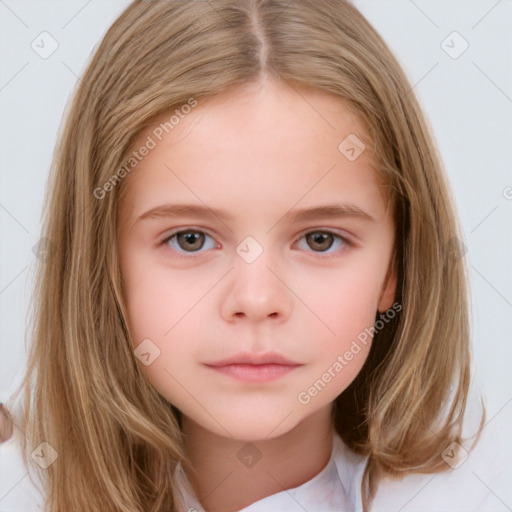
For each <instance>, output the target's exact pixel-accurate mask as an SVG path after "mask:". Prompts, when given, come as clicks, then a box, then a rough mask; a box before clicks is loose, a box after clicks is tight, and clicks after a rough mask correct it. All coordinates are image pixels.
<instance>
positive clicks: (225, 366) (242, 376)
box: [205, 352, 303, 382]
mask: <svg viewBox="0 0 512 512" xmlns="http://www.w3.org/2000/svg"><path fill="white" fill-rule="evenodd" d="M205 366H207V367H208V368H210V369H212V370H215V371H217V372H219V373H222V374H224V375H226V376H228V377H231V378H234V379H236V380H239V381H245V382H269V381H272V380H276V379H279V378H281V377H283V376H284V375H286V374H288V373H290V372H291V371H293V370H294V369H296V368H298V367H300V366H303V364H301V363H297V362H296V361H292V360H290V359H288V358H286V357H284V356H283V355H281V354H278V353H276V352H266V353H264V354H259V353H248V352H244V353H240V354H237V355H235V356H233V357H230V358H228V359H223V360H221V361H216V362H212V363H205Z"/></svg>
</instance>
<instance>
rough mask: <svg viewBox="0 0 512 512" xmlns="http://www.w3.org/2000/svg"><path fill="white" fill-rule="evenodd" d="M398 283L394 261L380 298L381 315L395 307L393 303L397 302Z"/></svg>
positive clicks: (390, 266) (379, 308)
mask: <svg viewBox="0 0 512 512" xmlns="http://www.w3.org/2000/svg"><path fill="white" fill-rule="evenodd" d="M396 282H397V276H396V265H395V262H394V260H392V261H391V263H390V265H389V268H388V273H387V275H386V279H385V280H384V284H383V286H382V290H381V294H380V298H379V305H378V310H379V313H384V311H386V310H388V309H389V308H390V307H391V306H392V305H393V301H394V300H395V295H396Z"/></svg>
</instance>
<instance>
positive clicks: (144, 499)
mask: <svg viewBox="0 0 512 512" xmlns="http://www.w3.org/2000/svg"><path fill="white" fill-rule="evenodd" d="M268 77H271V78H276V79H278V80H282V81H285V82H286V83H288V84H289V85H290V86H291V87H293V88H295V89H296V90H297V91H308V90H315V91H322V92H325V93H327V94H331V95H334V96H336V97H338V98H342V99H343V100H344V101H345V102H346V104H347V105H349V107H350V108H351V110H353V112H355V113H356V115H357V116H358V118H359V120H360V121H361V122H362V123H363V126H364V127H365V144H366V147H367V150H369V151H371V152H372V155H373V157H374V162H375V167H376V171H377V172H378V175H379V177H380V178H381V181H382V183H383V186H384V187H385V189H386V191H387V196H388V200H389V201H390V203H389V204H391V205H392V207H393V217H394V222H395V227H396V237H395V240H396V243H395V248H394V249H395V250H394V257H393V261H394V264H395V265H396V269H397V275H398V284H397V292H396V297H395V300H396V303H397V304H399V305H400V306H401V308H400V312H398V311H396V314H395V315H394V317H393V318H388V320H387V321H386V322H381V323H382V324H383V326H382V328H381V329H379V330H378V332H375V336H374V341H373V343H372V348H371V351H370V354H369V356H368V359H367V361H366V363H365V365H364V367H363V369H362V370H361V372H360V373H359V375H358V376H357V377H356V379H355V380H354V381H353V383H352V384H351V385H350V386H349V387H348V388H347V389H346V390H345V391H344V392H343V393H342V394H341V395H340V396H339V397H338V398H337V399H336V401H335V404H334V407H333V418H334V425H335V428H336V431H337V432H338V434H339V435H340V436H341V437H342V438H343V440H344V442H345V443H346V444H347V445H348V446H349V447H350V448H352V449H353V450H354V451H356V452H358V453H360V454H363V455H365V456H367V461H368V462H367V464H366V467H365V470H364V476H363V482H362V495H363V503H364V508H365V509H367V508H368V507H369V506H370V504H371V500H372V498H373V497H374V495H375V492H376V490H377V487H378V484H379V482H380V481H381V480H382V478H384V477H386V476H399V475H403V474H405V473H406V472H409V471H420V472H427V473H428V472H438V471H441V470H443V469H446V468H447V467H448V466H447V464H446V463H445V462H444V461H443V459H442V457H441V453H442V451H443V449H444V448H446V447H447V446H448V445H450V443H452V442H453V441H456V442H461V433H462V424H463V416H464V411H465V408H466V402H467V396H468V386H469V383H470V366H471V365H470V341H471V340H470V338H471V333H470V315H469V293H468V289H467V286H468V285H467V282H468V271H467V268H466V266H465V263H464V259H463V251H462V250H461V241H462V235H461V230H460V225H459V223H458V220H457V216H456V212H455V208H454V206H453V198H452V197H451V195H450V192H449V188H448V184H447V180H446V177H445V175H444V170H443V167H442V163H441V159H440V157H439V154H438V151H437V149H436V146H435V144H434V138H433V135H432V134H431V130H430V128H429V126H428V124H427V121H426V119H425V117H424V114H423V113H422V111H421V108H420V106H419V104H418V101H417V99H416V98H415V96H414V94H413V92H412V87H411V85H410V83H409V81H408V79H407V77H406V76H405V74H404V72H403V70H402V69H401V68H400V65H399V64H398V62H397V60H396V58H395V57H394V56H393V54H392V52H391V51H390V49H389V48H388V46H387V45H386V43H385V42H384V41H383V40H382V38H381V37H380V35H379V34H378V33H377V32H376V30H375V29H374V28H373V27H372V26H371V25H370V24H369V23H368V21H367V20H366V19H365V18H364V17H363V16H362V15H361V14H360V13H359V11H358V10H357V9H356V8H355V7H354V6H353V5H352V4H351V3H349V1H347V0H298V1H293V2H290V1H288V0H210V1H207V2H206V1H183V0H161V1H157V0H150V1H147V0H146V1H144V0H136V1H134V2H132V3H131V4H130V5H129V6H128V7H127V8H126V9H125V10H124V12H123V13H122V14H121V15H120V16H119V18H118V19H117V20H116V21H115V23H114V24H113V25H112V26H111V28H110V29H109V30H108V32H107V33H106V35H105V37H104V38H103V40H102V41H101V43H100V44H99V46H98V47H97V48H96V50H95V52H94V54H93V56H92V58H91V60H90V62H88V64H87V67H86V69H85V71H84V73H83V75H82V76H81V78H80V81H79V83H78V86H77V88H76V90H75V91H74V94H73V96H72V98H71V100H70V103H69V105H68V106H67V109H66V112H65V116H64V122H63V126H62V128H61V131H60V133H59V140H58V143H57V145H56V148H55V152H54V157H53V162H52V167H51V173H50V178H49V182H48V188H47V190H46V197H45V209H44V218H43V230H42V239H43V241H44V243H45V244H46V249H47V250H46V257H45V258H42V259H41V260H40V261H39V262H38V267H37V278H36V283H35V290H34V301H33V305H32V308H31V314H32V320H33V322H32V323H33V326H32V331H31V344H30V351H29V354H28V359H27V369H26V373H25V374H24V379H23V382H22V385H21V386H20V387H19V389H18V391H17V393H16V395H17V394H18V393H20V392H21V391H23V392H24V393H23V397H24V406H23V411H22V412H21V413H20V414H19V415H18V416H19V417H18V418H17V425H18V426H19V428H20V430H22V431H23V432H24V435H22V436H21V439H20V442H21V444H22V450H23V451H22V453H23V459H24V462H25V465H26V466H27V467H29V463H30V467H32V468H33V469H34V470H35V471H36V472H37V474H38V476H39V478H40V481H41V482H42V484H43V487H44V491H45V496H46V498H45V499H46V502H45V505H46V510H49V511H51V512H57V511H59V512H60V511H63V512H68V511H70V510H72V511H73V512H80V511H84V512H86V511H87V512H90V511H91V510H98V511H99V510H109V511H119V512H121V511H122V512H134V511H145V512H160V511H164V510H181V509H180V507H182V506H183V504H182V503H181V501H180V496H179V493H178V490H177V489H175V488H174V485H173V481H172V479H171V478H170V475H172V474H173V472H174V471H175V469H176V467H177V466H178V464H182V465H183V467H185V468H187V467H190V463H189V461H188V460H187V457H186V454H185V453H184V449H183V442H182V441H183V438H182V431H181V423H180V418H179V411H177V410H176V409H175V408H174V407H173V406H171V405H170V404H169V403H168V402H167V401H166V400H165V399H164V398H163V397H162V396H160V395H159V394H158V392H157V391H156V390H154V389H153V388H152V386H151V385H150V384H149V383H148V381H147V380H146V379H145V378H144V376H143V375H142V373H141V372H140V370H139V368H138V366H137V364H136V360H135V357H134V352H133V344H132V340H131V338H130V332H129V329H128V327H127V326H128V322H127V315H126V306H125V300H124V297H123V290H122V279H121V275H120V270H119V254H118V244H117V239H118V226H119V224H118V222H119V221H118V217H117V212H118V205H119V201H120V192H121V191H122V190H123V181H122V176H123V175H122V173H121V172H119V170H120V169H121V168H122V167H123V165H124V164H125V162H126V159H127V158H129V150H130V148H131V147H132V145H133V143H134V141H136V139H137V136H138V135H139V134H140V133H141V132H142V131H143V130H144V129H145V128H147V127H148V126H150V125H151V123H152V121H153V120H154V119H156V118H158V117H160V116H162V115H163V114H165V113H168V112H173V111H174V110H175V109H177V108H180V107H182V106H183V105H187V104H189V105H190V104H191V102H192V101H197V102H198V103H199V104H200V103H201V102H204V101H206V100H207V99H208V98H212V97H214V96H215V95H217V94H220V93H223V92H225V91H227V90H230V89H233V88H236V87H239V86H242V85H244V84H249V83H251V82H257V81H260V80H262V79H264V78H268ZM125 169H126V168H125ZM124 172H125V173H126V170H125V171H124ZM131 172H133V173H135V172H137V170H136V168H134V169H133V170H132V171H131ZM106 184H108V187H107V185H106ZM377 321H378V318H376V322H377ZM43 442H44V443H48V445H50V447H51V448H52V449H53V450H54V451H51V452H50V453H51V454H52V455H53V456H55V454H56V455H57V458H56V459H55V461H54V462H53V463H52V464H50V465H49V466H48V467H47V468H42V467H40V466H38V465H37V464H35V463H33V462H32V460H30V459H31V457H30V456H29V454H30V453H31V452H32V451H33V450H34V449H36V448H37V447H38V446H40V444H41V443H43ZM42 447H43V448H47V453H48V450H49V448H48V446H47V445H42ZM31 478H32V476H31Z"/></svg>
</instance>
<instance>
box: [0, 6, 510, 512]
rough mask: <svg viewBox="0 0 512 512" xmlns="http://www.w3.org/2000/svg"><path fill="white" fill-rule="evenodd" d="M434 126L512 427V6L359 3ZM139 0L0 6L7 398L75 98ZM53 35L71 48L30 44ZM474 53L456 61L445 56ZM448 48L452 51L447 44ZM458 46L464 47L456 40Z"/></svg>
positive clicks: (483, 356) (478, 329) (20, 360)
mask: <svg viewBox="0 0 512 512" xmlns="http://www.w3.org/2000/svg"><path fill="white" fill-rule="evenodd" d="M354 3H355V5H356V6H357V7H358V8H359V9H360V10H361V11H362V13H363V14H364V15H365V16H366V17H367V18H368V20H369V21H370V22H371V23H372V24H373V25H374V26H375V27H376V29H377V30H378V31H379V32H380V33H381V34H382V36H383V37H384V39H385V40H386V41H387V42H388V44H389V45H390V47H391V48H392V50H393V51H394V52H395V54H396V55H397V57H398V59H399V61H400V62H401V63H402V65H403V66H404V68H405V71H406V73H407V75H408V76H409V78H410V80H411V84H412V85H413V86H414V87H413V91H414V93H415V94H416V95H418V96H419V99H420V102H421V103H422V105H423V108H424V110H425V111H426V113H427V116H428V118H429V120H430V122H431V124H432V128H433V130H434V132H435V134H436V137H437V141H438V144H439V147H440V150H441V154H442V157H443V160H444V163H445V165H446V170H447V173H448V178H449V180H450V182H451V185H452V187H453V193H454V197H455V200H456V203H457V207H458V210H459V213H460V217H461V220H462V225H463V228H464V232H465V240H464V243H465V244H466V246H467V249H468V252H467V255H466V258H468V260H469V264H470V268H471V287H472V295H473V315H474V322H473V324H474V355H475V356H474V360H475V367H476V372H477V373H476V379H477V380H476V382H477V385H478V387H479V388H480V390H481V391H482V393H483V394H484V397H485V399H486V403H487V409H488V415H489V416H488V418H489V419H491V420H492V421H507V422H508V421H509V419H510V418H511V417H512V416H511V414H512V385H511V384H512V370H511V366H512V347H511V344H512V337H511V335H510V327H509V325H508V324H509V322H510V320H512V275H511V272H510V263H511V262H512V230H511V227H510V226H511V221H512V66H511V63H512V35H511V34H512V30H511V29H512V0H499V1H496V0H479V1H475V0H473V1H468V0H465V1H464V0H459V1H445V0H431V1H427V0H415V1H412V0H378V1H377V0H356V1H355V2H354ZM128 4H129V2H128V1H127V0H101V1H100V0H89V1H86V0H65V1H63V0H60V1H56V0H45V1H40V0H30V1H28V0H0V43H1V50H2V51H1V60H0V133H1V140H0V165H1V175H0V176H1V177H0V179H1V186H0V229H1V247H0V315H1V317H0V320H1V323H0V334H1V338H0V340H1V345H0V401H1V400H5V399H6V398H7V397H8V396H9V393H10V392H12V390H13V389H14V387H15V385H16V384H17V382H18V380H17V379H18V378H19V376H20V372H21V371H22V368H23V365H24V364H25V354H26V345H25V343H26V340H25V330H26V322H27V317H26V313H27V306H28V301H29V299H30V294H31V286H32V278H33V275H32V271H33V266H34V262H35V255H34V253H33V252H32V249H33V247H34V246H35V245H36V244H37V242H38V240H39V230H40V213H41V208H42V200H43V193H44V188H45V183H46V180H47V176H48V171H49V165H50V159H51V155H52V151H53V148H54V145H55V142H56V137H57V131H58V128H59V125H60V122H61V117H62V114H63V110H64V107H65V105H66V103H67V101H68V98H69V95H70V92H71V91H72V89H73V88H74V87H75V85H76V83H77V81H78V80H79V77H80V75H81V73H82V72H83V70H84V67H85V64H86V62H87V61H88V59H89V57H90V55H91V52H92V51H93V50H94V49H95V48H96V46H97V45H98V43H99V41H100V39H101V38H102V36H103V35H104V33H105V32H106V30H107V29H108V27H109V26H110V25H111V23H112V22H113V21H114V19H115V18H116V17H117V16H118V15H119V14H120V13H121V11H122V10H123V9H124V8H125V7H126V6H127V5H128ZM43 31H47V32H49V33H50V34H51V36H52V37H53V38H54V39H55V40H56V41H57V42H58V44H59V47H58V49H57V50H56V51H55V53H53V54H52V55H51V56H50V57H49V58H47V59H43V58H41V57H40V56H39V55H38V54H37V53H36V52H35V51H34V50H33V49H32V48H31V44H32V42H33V41H34V40H36V42H37V41H38V40H40V38H39V39H38V37H39V35H40V34H41V32H43ZM454 31H457V32H458V33H459V34H460V35H461V36H462V37H463V38H464V39H465V40H466V41H467V43H468V44H469V48H468V49H467V50H466V51H465V52H464V53H462V55H460V56H459V57H458V58H452V57H451V56H450V55H448V54H447V53H446V51H445V50H444V49H443V46H444V45H447V44H448V45H451V46H453V47H454V48H453V49H452V50H451V51H452V52H453V51H457V50H458V49H459V48H461V46H460V44H461V42H460V41H458V40H457V38H456V36H455V39H454V36H450V37H449V38H448V39H447V40H446V38H447V37H448V36H449V35H450V34H452V32H454ZM445 40H446V42H445V43H444V45H443V43H442V42H443V41H445ZM452 40H453V43H451V41H452ZM507 505H508V507H510V508H509V509H510V510H512V503H508V504H507Z"/></svg>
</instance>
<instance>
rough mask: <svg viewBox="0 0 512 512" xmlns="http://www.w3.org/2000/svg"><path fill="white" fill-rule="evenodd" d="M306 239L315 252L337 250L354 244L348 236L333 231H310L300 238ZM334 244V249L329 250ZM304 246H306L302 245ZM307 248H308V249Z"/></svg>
mask: <svg viewBox="0 0 512 512" xmlns="http://www.w3.org/2000/svg"><path fill="white" fill-rule="evenodd" d="M303 239H304V240H305V241H306V244H307V246H308V247H309V248H311V249H312V250H313V252H319V253H325V252H329V253H331V252H335V250H336V249H341V250H343V249H346V248H347V247H351V246H353V245H354V244H353V243H352V242H351V241H350V240H349V239H348V238H346V237H344V236H341V235H338V234H337V233H332V232H331V231H310V232H309V233H306V234H305V235H303V236H302V237H301V238H300V241H302V240H303ZM333 246H334V248H335V249H334V250H333V251H329V249H331V248H332V247H333ZM302 248H304V246H303V247H302ZM306 250H307V249H306Z"/></svg>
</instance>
